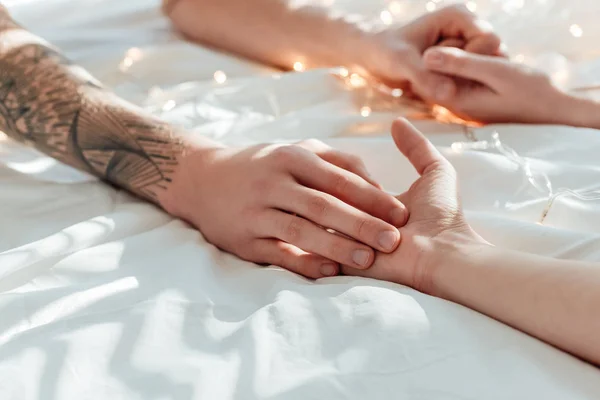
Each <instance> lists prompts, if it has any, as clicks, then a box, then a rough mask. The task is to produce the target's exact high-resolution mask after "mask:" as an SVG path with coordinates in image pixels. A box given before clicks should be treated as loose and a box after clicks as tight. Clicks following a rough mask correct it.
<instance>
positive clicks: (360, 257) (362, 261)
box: [352, 249, 371, 267]
mask: <svg viewBox="0 0 600 400" xmlns="http://www.w3.org/2000/svg"><path fill="white" fill-rule="evenodd" d="M370 258H371V254H370V253H369V252H368V251H367V250H362V249H359V250H354V252H353V253H352V261H354V263H355V264H356V265H359V266H361V267H366V266H367V265H368V264H369V259H370Z"/></svg>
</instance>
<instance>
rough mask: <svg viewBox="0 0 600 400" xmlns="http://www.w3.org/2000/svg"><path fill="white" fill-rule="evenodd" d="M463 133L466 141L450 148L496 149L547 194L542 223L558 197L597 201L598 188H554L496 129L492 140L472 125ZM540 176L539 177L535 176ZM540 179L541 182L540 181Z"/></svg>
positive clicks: (533, 184) (598, 197)
mask: <svg viewBox="0 0 600 400" xmlns="http://www.w3.org/2000/svg"><path fill="white" fill-rule="evenodd" d="M463 133H464V134H465V136H466V138H467V140H468V142H456V143H453V144H452V148H453V149H455V150H483V151H485V150H496V151H497V152H498V153H500V154H501V155H503V156H504V157H506V158H507V159H508V160H509V161H511V162H513V163H514V164H517V166H518V167H519V169H521V170H522V171H523V174H524V175H525V178H526V179H527V181H528V182H529V183H530V184H531V186H533V187H534V188H535V189H536V190H537V191H539V192H541V193H543V194H544V195H546V196H548V199H547V202H546V206H545V207H544V209H543V211H542V214H541V216H540V219H539V223H540V224H543V223H544V222H545V220H546V218H547V217H548V214H549V213H550V210H551V209H552V206H553V205H554V203H555V202H556V200H557V199H558V198H559V197H567V196H570V197H575V198H576V199H579V200H581V201H599V200H600V191H599V190H586V191H582V192H578V191H575V190H573V189H569V188H558V189H557V190H554V188H553V186H552V181H551V180H550V178H549V177H548V175H547V174H546V173H544V172H538V173H535V172H534V171H533V169H532V167H531V163H530V162H529V160H528V159H527V158H525V157H522V156H520V155H519V154H518V153H517V152H516V151H515V150H514V149H513V148H511V147H509V146H507V145H506V144H504V143H503V142H502V141H501V140H500V134H499V133H498V131H494V132H493V133H492V140H491V141H486V140H479V139H478V138H477V136H476V135H475V131H474V130H473V128H472V127H470V126H466V125H463ZM536 176H537V177H540V178H536ZM540 180H541V181H542V182H540Z"/></svg>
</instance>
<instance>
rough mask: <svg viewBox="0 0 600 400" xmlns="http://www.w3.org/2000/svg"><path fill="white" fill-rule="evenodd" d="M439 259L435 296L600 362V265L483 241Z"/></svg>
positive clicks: (589, 359)
mask: <svg viewBox="0 0 600 400" xmlns="http://www.w3.org/2000/svg"><path fill="white" fill-rule="evenodd" d="M436 261H437V266H436V267H435V271H436V272H435V274H434V282H435V283H434V287H435V293H434V294H435V295H438V296H440V297H443V298H445V299H447V300H450V301H453V302H456V303H460V304H462V305H464V306H466V307H469V308H472V309H474V310H477V311H479V312H481V313H483V314H486V315H488V316H490V317H492V318H495V319H497V320H499V321H502V322H504V323H506V324H508V325H511V326H513V327H515V328H517V329H519V330H521V331H523V332H526V333H528V334H530V335H532V336H535V337H537V338H539V339H541V340H543V341H545V342H547V343H549V344H551V345H554V346H556V347H558V348H560V349H562V350H565V351H567V352H570V353H572V354H574V355H576V356H579V357H581V358H583V359H586V360H588V361H590V362H593V363H596V364H600V313H599V310H600V265H598V264H591V263H583V262H576V261H565V260H556V259H551V258H545V257H540V256H536V255H532V254H526V253H520V252H514V251H510V250H503V249H498V248H495V247H492V246H489V245H480V244H477V245H460V246H459V247H458V248H456V249H454V250H453V251H449V252H444V253H443V254H442V253H440V257H439V258H437V260H436Z"/></svg>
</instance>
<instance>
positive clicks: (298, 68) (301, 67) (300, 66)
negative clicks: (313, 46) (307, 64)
mask: <svg viewBox="0 0 600 400" xmlns="http://www.w3.org/2000/svg"><path fill="white" fill-rule="evenodd" d="M294 71H296V72H302V71H304V64H302V63H301V62H300V61H296V62H295V63H294Z"/></svg>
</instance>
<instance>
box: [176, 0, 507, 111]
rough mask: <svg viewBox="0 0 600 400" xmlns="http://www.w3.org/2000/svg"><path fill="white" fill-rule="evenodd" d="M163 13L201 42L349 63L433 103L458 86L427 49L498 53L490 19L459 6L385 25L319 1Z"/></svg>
mask: <svg viewBox="0 0 600 400" xmlns="http://www.w3.org/2000/svg"><path fill="white" fill-rule="evenodd" d="M165 13H166V14H167V15H168V16H169V17H170V18H171V20H172V21H173V24H174V25H175V27H176V28H177V29H179V30H180V31H181V32H183V33H184V34H185V35H186V36H188V37H189V38H192V39H193V40H197V41H199V42H201V43H207V44H210V45H212V46H214V47H216V48H219V49H222V50H226V51H229V52H231V53H234V54H238V55H241V56H244V57H247V58H251V59H254V60H258V61H260V62H263V63H266V64H271V65H275V66H279V67H282V68H288V69H290V68H292V66H293V65H294V63H295V62H298V61H299V62H301V63H303V65H304V66H305V67H306V68H315V67H331V66H340V65H342V66H346V67H348V68H350V69H352V70H357V71H359V72H361V73H363V74H364V75H369V76H372V77H374V78H377V79H379V80H381V81H384V82H385V83H387V84H388V85H390V86H393V87H401V88H404V89H410V90H412V91H413V92H415V93H416V94H418V95H419V96H421V97H423V98H424V99H426V100H428V101H431V102H439V101H449V100H451V98H452V97H453V95H454V94H455V91H456V84H455V83H454V81H453V80H452V79H449V78H448V77H446V76H444V75H443V74H438V73H436V72H434V71H430V70H428V69H427V68H425V66H424V64H423V60H422V55H423V52H424V51H425V50H427V49H428V48H430V47H432V46H436V45H443V46H456V47H460V48H463V49H465V50H466V51H469V52H473V53H479V54H486V55H501V54H502V45H501V41H500V39H499V38H498V36H497V35H495V34H494V32H493V30H492V27H491V26H490V24H489V23H487V22H485V21H483V20H480V19H479V18H478V17H477V16H476V15H475V14H473V13H471V12H470V11H469V10H468V9H467V8H466V7H464V6H462V5H458V6H450V7H446V8H443V9H440V10H438V11H436V12H433V13H429V14H426V15H424V16H423V17H421V18H418V19H416V20H415V21H413V22H411V23H409V24H407V25H403V26H398V25H392V26H385V27H383V26H378V25H375V24H373V23H371V22H369V21H366V20H364V18H362V17H360V16H353V15H348V14H345V13H343V12H340V11H339V10H336V9H335V8H331V7H326V6H323V2H322V1H318V0H303V1H298V0H170V1H169V2H168V3H167V7H166V9H165Z"/></svg>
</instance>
